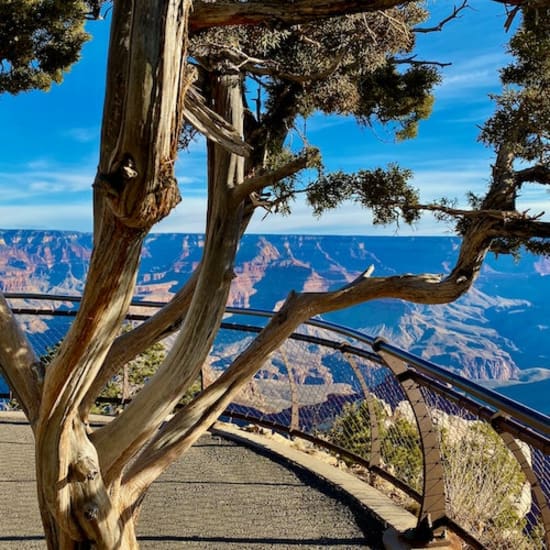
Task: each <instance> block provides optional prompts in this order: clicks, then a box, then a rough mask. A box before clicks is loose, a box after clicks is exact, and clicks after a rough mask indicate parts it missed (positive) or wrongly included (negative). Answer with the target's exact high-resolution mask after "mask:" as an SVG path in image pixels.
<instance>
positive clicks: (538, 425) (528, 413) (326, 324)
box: [4, 292, 550, 437]
mask: <svg viewBox="0 0 550 550" xmlns="http://www.w3.org/2000/svg"><path fill="white" fill-rule="evenodd" d="M4 297H5V298H6V299H28V300H33V299H36V300H48V301H54V302H55V301H57V302H73V303H79V302H80V301H81V297H80V296H71V295H55V296H52V295H48V294H39V293H30V294H25V293H21V292H12V293H5V294H4ZM166 303H167V302H162V301H151V300H137V299H135V300H132V302H131V306H132V307H146V308H149V307H150V308H160V307H163V306H165V305H166ZM225 311H226V313H228V314H232V315H245V316H250V317H263V318H271V317H272V316H273V315H274V312H273V311H268V310H264V309H245V308H239V307H232V306H231V307H227V308H226V310H225ZM14 312H15V313H17V312H18V310H17V308H14ZM25 313H26V314H29V313H30V310H29V309H28V308H26V309H25ZM304 324H305V325H308V326H312V327H316V328H321V329H325V330H330V331H331V332H334V333H336V334H339V335H340V336H345V337H348V338H353V339H354V340H357V341H358V342H363V343H365V344H367V345H369V346H370V347H371V348H372V349H373V350H374V351H375V352H377V351H384V352H386V353H388V354H390V355H392V356H393V357H396V358H397V359H401V360H403V361H405V362H406V363H407V364H408V365H412V366H414V367H415V369H417V370H419V371H420V372H422V373H424V374H427V375H429V376H432V377H434V378H436V379H437V380H439V381H441V382H443V383H447V384H451V385H453V386H455V387H456V388H458V389H460V390H462V391H464V392H466V393H469V394H471V395H472V396H474V397H475V398H477V399H479V400H481V401H483V402H484V403H486V404H488V405H490V406H491V407H493V408H494V409H495V411H494V413H495V415H499V414H501V415H502V414H504V415H510V416H512V417H515V418H516V419H517V420H521V421H522V422H523V423H524V424H526V425H527V426H530V427H532V428H534V429H536V430H537V431H539V432H541V433H542V434H544V435H545V436H548V437H550V417H549V416H547V415H545V414H544V413H541V412H540V411H537V410H535V409H532V408H530V407H528V406H526V405H523V404H522V403H518V402H517V401H515V400H513V399H510V398H509V397H506V396H504V395H501V394H499V393H497V392H495V391H494V390H491V389H489V388H484V387H483V386H480V385H479V384H476V383H475V382H472V381H471V380H468V379H467V378H464V377H462V376H460V375H458V374H455V373H453V372H451V371H449V370H447V369H445V368H443V367H440V366H439V365H436V364H435V363H432V362H431V361H427V360H426V359H423V358H421V357H418V356H416V355H414V354H412V353H410V352H408V351H405V350H403V349H401V348H398V347H397V346H394V345H393V344H390V343H387V342H386V341H385V340H383V339H381V338H379V337H372V336H369V335H367V334H365V333H363V332H360V331H358V330H355V329H352V328H348V327H343V326H341V325H337V324H335V323H331V322H330V321H324V320H321V319H315V318H312V319H309V320H308V321H306V322H305V323H304ZM377 362H379V363H382V359H381V358H378V361H377Z"/></svg>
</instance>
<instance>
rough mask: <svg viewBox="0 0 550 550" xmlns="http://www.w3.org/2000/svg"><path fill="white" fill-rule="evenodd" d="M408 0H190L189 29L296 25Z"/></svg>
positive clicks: (377, 8)
mask: <svg viewBox="0 0 550 550" xmlns="http://www.w3.org/2000/svg"><path fill="white" fill-rule="evenodd" d="M408 1H411V0H286V1H279V0H261V1H260V0H251V1H249V2H234V1H232V0H217V1H216V2H209V1H207V0H202V1H198V2H194V3H193V11H192V12H191V14H190V17H189V29H190V30H191V32H197V31H201V30H205V29H209V28H212V27H220V26H227V25H257V24H260V23H266V22H274V23H277V24H279V25H280V24H284V25H298V24H300V23H307V22H309V21H317V20H320V19H325V18H327V17H335V16H339V15H349V14H354V13H364V12H371V11H379V10H387V9H389V8H394V7H395V6H398V5H400V4H404V3H407V2H408Z"/></svg>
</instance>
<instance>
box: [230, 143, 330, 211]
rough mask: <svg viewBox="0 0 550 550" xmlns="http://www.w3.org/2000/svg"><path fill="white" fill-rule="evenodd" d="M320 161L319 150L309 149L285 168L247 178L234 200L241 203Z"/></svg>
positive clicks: (237, 189) (236, 191)
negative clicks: (253, 194) (249, 196)
mask: <svg viewBox="0 0 550 550" xmlns="http://www.w3.org/2000/svg"><path fill="white" fill-rule="evenodd" d="M319 159H320V157H319V151H318V150H317V149H311V148H309V149H307V150H306V151H305V152H304V153H302V154H301V155H300V156H298V157H296V158H295V159H292V160H291V161H290V162H288V163H287V164H285V165H284V166H281V167H279V168H276V169H275V170H272V171H270V172H263V173H260V174H258V175H254V176H250V177H248V178H246V179H245V180H244V181H243V182H242V183H241V184H240V185H239V186H238V187H236V188H235V197H234V198H235V200H236V201H237V202H240V201H242V200H243V199H244V198H245V197H247V196H248V195H250V194H252V193H257V192H259V191H261V190H262V189H264V188H266V187H269V186H270V185H273V184H275V183H277V182H278V181H280V180H282V179H284V178H287V177H289V176H292V175H294V174H296V173H297V172H299V171H300V170H303V169H304V168H308V167H311V166H314V165H315V164H316V163H317V162H318V161H319Z"/></svg>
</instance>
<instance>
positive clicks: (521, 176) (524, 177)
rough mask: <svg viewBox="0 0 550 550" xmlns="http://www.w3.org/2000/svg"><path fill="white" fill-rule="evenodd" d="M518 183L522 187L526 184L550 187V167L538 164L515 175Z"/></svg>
mask: <svg viewBox="0 0 550 550" xmlns="http://www.w3.org/2000/svg"><path fill="white" fill-rule="evenodd" d="M514 177H515V180H516V182H517V183H518V184H519V185H521V184H522V183H525V182H531V183H540V184H543V185H550V167H548V166H547V165H544V164H537V165H536V166H531V167H529V168H524V169H523V170H518V171H516V172H515V173H514Z"/></svg>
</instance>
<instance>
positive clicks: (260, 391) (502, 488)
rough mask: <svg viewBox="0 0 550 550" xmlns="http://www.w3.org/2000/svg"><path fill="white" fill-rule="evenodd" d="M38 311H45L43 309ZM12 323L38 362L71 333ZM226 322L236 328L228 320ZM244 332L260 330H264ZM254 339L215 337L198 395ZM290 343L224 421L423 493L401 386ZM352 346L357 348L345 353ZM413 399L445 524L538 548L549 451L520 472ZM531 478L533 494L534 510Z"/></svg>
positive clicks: (460, 421) (456, 415) (237, 333)
mask: <svg viewBox="0 0 550 550" xmlns="http://www.w3.org/2000/svg"><path fill="white" fill-rule="evenodd" d="M26 305H28V306H29V307H31V306H36V304H34V303H27V304H26ZM40 305H41V307H44V303H43V302H42V303H41V304H40ZM53 307H54V306H53V305H52V309H53ZM57 307H58V306H57ZM62 307H63V308H65V309H67V310H71V309H73V308H74V305H73V304H71V303H69V302H68V303H66V304H63V306H62ZM18 318H19V321H20V322H21V323H22V326H23V327H24V329H25V331H26V332H27V334H28V335H29V338H30V340H31V343H32V345H33V346H34V347H35V349H36V350H37V353H38V354H39V355H40V356H45V355H47V354H48V352H50V351H52V350H53V349H54V348H55V346H56V345H57V344H58V343H59V342H60V341H61V340H62V338H63V337H64V335H65V334H66V332H67V330H68V328H69V327H70V323H71V318H70V317H57V316H56V317H54V316H52V315H44V314H41V315H38V314H36V315H19V317H18ZM230 320H231V322H237V321H242V319H241V317H240V316H236V315H233V316H231V318H230ZM226 322H227V320H226ZM249 325H255V326H256V327H261V325H262V322H260V321H258V322H257V323H249ZM254 330H257V329H251V330H250V331H247V330H245V328H244V327H243V326H240V327H239V330H235V329H233V328H231V327H229V326H228V327H227V328H222V329H221V330H220V331H219V334H218V336H217V339H216V341H215V344H214V346H213V348H212V351H211V353H210V355H209V357H208V359H207V361H206V362H205V364H204V366H203V369H202V384H203V385H204V386H208V385H210V384H212V383H213V382H214V381H215V380H216V378H217V377H218V376H220V374H221V373H222V372H223V371H224V370H225V369H227V368H228V367H229V366H230V365H231V363H232V361H233V360H234V359H235V358H236V357H237V356H238V355H239V354H240V353H241V352H242V351H244V350H245V349H246V347H247V346H248V345H249V344H250V343H251V342H252V340H253V339H254V337H255V332H254ZM298 334H299V337H298V338H299V339H289V340H287V341H286V342H285V344H284V345H283V346H281V348H280V349H279V350H278V351H276V352H274V353H273V354H272V355H271V356H270V357H269V358H268V359H267V360H266V361H265V362H264V364H263V365H262V367H261V368H260V369H259V370H258V372H257V373H256V375H255V376H254V378H253V379H252V380H251V381H250V382H249V383H248V385H247V386H246V387H245V388H244V389H243V390H242V391H241V392H240V394H239V395H238V396H237V397H236V398H235V399H234V401H233V402H232V404H231V405H230V406H229V407H228V409H227V411H226V413H225V414H226V415H228V416H234V417H236V418H238V419H241V421H243V420H244V421H246V422H251V423H253V422H256V423H261V424H264V425H272V426H274V427H276V426H278V427H281V428H284V429H285V430H286V431H290V432H291V433H298V432H302V433H303V434H307V435H309V436H312V437H315V438H318V440H319V441H320V442H325V443H328V444H330V445H329V447H330V448H331V449H332V450H333V452H335V449H336V448H341V449H343V455H345V460H346V461H348V462H350V461H352V458H350V457H352V456H353V455H355V456H356V457H358V460H359V462H360V463H361V464H363V466H370V467H371V468H372V469H373V471H374V472H379V471H382V472H385V473H386V474H387V476H384V477H385V478H387V477H388V476H389V477H393V478H395V479H396V480H398V483H397V485H398V486H403V485H404V486H406V487H408V488H409V489H410V490H411V491H410V495H413V496H414V495H415V494H417V493H422V491H423V484H424V478H423V471H424V454H423V450H422V445H421V437H420V433H419V428H418V423H417V421H416V418H415V413H414V411H413V407H412V406H411V404H410V403H409V402H408V401H407V398H406V395H405V393H404V391H403V388H402V385H401V383H400V381H399V380H398V379H397V378H396V376H394V375H393V373H392V371H391V370H390V369H389V368H388V367H387V366H385V365H384V364H382V363H381V362H380V360H379V358H377V357H376V356H373V355H372V352H370V350H368V349H367V346H365V344H364V343H360V344H358V343H357V342H356V341H352V340H351V339H349V338H345V337H342V336H340V335H337V337H336V336H335V334H334V333H332V332H331V331H328V330H325V329H320V328H317V327H311V326H302V327H300V329H299V331H298ZM170 342H171V341H170V339H168V340H166V341H165V342H164V346H165V347H166V348H168V347H169V346H170ZM351 344H353V345H354V346H357V347H356V348H354V350H351V348H350V345H351ZM352 351H353V352H352ZM421 393H422V397H423V399H424V401H425V402H426V404H427V406H428V409H429V414H430V418H431V422H432V425H433V426H434V427H435V430H436V431H437V434H438V437H439V445H440V450H441V461H442V463H443V466H444V471H445V495H444V497H445V505H446V513H447V516H448V517H449V518H450V519H451V520H452V521H453V522H455V523H456V524H458V525H459V526H460V527H462V528H463V529H465V530H466V531H467V532H468V533H470V534H471V535H472V536H473V537H474V538H475V539H476V540H478V541H479V542H480V543H482V544H483V545H485V546H486V547H487V548H489V549H494V550H497V549H498V550H502V549H510V550H512V549H514V550H517V549H520V550H523V549H533V550H540V549H542V548H545V547H546V546H545V544H547V537H548V534H545V528H544V524H543V517H544V514H548V503H549V501H550V456H549V455H548V454H546V453H547V450H548V446H546V447H545V448H544V450H541V449H538V448H534V447H532V446H530V445H528V444H527V443H524V442H521V441H518V440H515V441H516V442H517V448H519V450H520V452H521V453H522V456H523V457H524V458H525V460H524V463H525V464H527V465H528V466H527V469H528V470H529V471H528V472H526V471H525V464H524V468H523V469H522V466H521V464H520V462H521V460H523V459H522V458H521V456H520V461H519V462H518V459H517V456H514V453H513V452H512V450H510V448H508V447H507V445H506V443H505V442H504V441H503V438H502V437H501V435H499V433H497V432H496V431H495V430H494V429H493V427H492V426H491V424H490V423H489V422H487V421H485V420H484V419H482V418H481V417H480V416H479V415H478V414H477V413H476V410H475V407H472V408H466V407H465V406H464V404H463V403H457V402H456V399H454V398H449V396H448V395H445V389H444V388H442V389H440V390H438V391H434V389H430V388H428V387H426V386H422V387H421ZM516 452H517V449H516ZM518 456H519V455H518ZM362 471H363V472H365V471H366V470H365V468H363V470H362ZM529 475H531V476H532V479H534V480H535V482H536V484H538V487H539V488H540V489H539V497H538V501H537V497H536V495H535V494H534V492H533V489H532V484H531V483H530V482H529ZM369 479H371V480H372V476H371V477H370V478H369ZM399 482H400V483H399ZM386 485H387V484H386V482H384V483H379V484H378V486H379V487H382V488H385V489H387V490H388V492H389V493H390V494H391V495H392V496H393V495H394V494H395V489H394V488H391V489H388V487H387V486H386ZM540 495H542V499H541V498H540ZM409 505H410V503H409ZM545 537H546V539H545Z"/></svg>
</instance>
